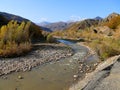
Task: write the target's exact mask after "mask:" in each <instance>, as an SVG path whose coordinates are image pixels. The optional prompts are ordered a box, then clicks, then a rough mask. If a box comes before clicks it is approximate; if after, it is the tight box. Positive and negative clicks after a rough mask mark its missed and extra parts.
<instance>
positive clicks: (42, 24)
mask: <svg viewBox="0 0 120 90" xmlns="http://www.w3.org/2000/svg"><path fill="white" fill-rule="evenodd" d="M49 24H51V23H50V22H46V21H44V22H41V23H37V25H39V26H46V25H49Z"/></svg>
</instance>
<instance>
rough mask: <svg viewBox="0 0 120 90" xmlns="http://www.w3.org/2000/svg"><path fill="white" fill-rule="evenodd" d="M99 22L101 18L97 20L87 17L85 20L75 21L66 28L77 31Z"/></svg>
mask: <svg viewBox="0 0 120 90" xmlns="http://www.w3.org/2000/svg"><path fill="white" fill-rule="evenodd" d="M98 22H99V20H95V19H86V20H83V21H78V22H75V23H73V24H72V25H71V26H69V27H68V28H66V30H68V31H72V30H74V31H77V30H80V29H81V30H82V29H85V28H87V27H91V26H93V25H97V24H98Z"/></svg>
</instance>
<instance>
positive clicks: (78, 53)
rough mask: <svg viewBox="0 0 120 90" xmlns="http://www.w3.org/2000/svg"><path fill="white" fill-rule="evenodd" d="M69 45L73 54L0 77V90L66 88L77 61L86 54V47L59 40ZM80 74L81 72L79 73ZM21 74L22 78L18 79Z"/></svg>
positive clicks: (76, 69)
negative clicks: (28, 69)
mask: <svg viewBox="0 0 120 90" xmlns="http://www.w3.org/2000/svg"><path fill="white" fill-rule="evenodd" d="M59 42H62V43H65V44H67V45H69V46H70V47H71V48H72V49H73V50H74V52H75V54H74V55H73V56H71V57H69V58H65V59H61V60H59V61H57V62H54V61H53V62H50V63H47V64H44V65H41V66H38V67H36V68H33V69H32V70H31V71H29V72H17V73H11V74H9V75H6V77H7V79H3V78H2V77H0V90H68V88H69V86H70V85H71V84H72V83H74V77H73V76H74V75H77V74H78V70H79V63H78V60H82V59H83V58H84V57H85V56H86V55H87V54H88V49H86V48H85V47H83V46H79V45H76V44H75V43H72V42H69V41H64V40H59ZM81 74H82V73H81ZM18 76H22V77H23V79H18Z"/></svg>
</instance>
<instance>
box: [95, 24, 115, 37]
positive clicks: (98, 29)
mask: <svg viewBox="0 0 120 90" xmlns="http://www.w3.org/2000/svg"><path fill="white" fill-rule="evenodd" d="M93 32H94V33H100V34H104V35H107V36H111V35H112V34H113V33H114V32H113V30H112V29H110V28H109V27H108V26H99V27H96V28H94V29H93Z"/></svg>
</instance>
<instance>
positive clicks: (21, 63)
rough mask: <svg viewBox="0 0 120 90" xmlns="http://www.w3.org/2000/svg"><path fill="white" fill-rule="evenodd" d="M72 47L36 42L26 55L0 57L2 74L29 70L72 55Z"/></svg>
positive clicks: (0, 73)
mask: <svg viewBox="0 0 120 90" xmlns="http://www.w3.org/2000/svg"><path fill="white" fill-rule="evenodd" d="M72 54H73V52H72V49H70V48H68V47H67V46H65V45H63V44H35V45H34V46H33V50H32V51H31V52H30V53H28V54H27V55H25V56H21V57H16V58H0V75H4V74H8V73H11V72H19V71H28V70H31V69H32V68H33V67H35V66H38V65H41V64H44V63H47V62H51V61H57V60H59V59H61V58H65V57H68V56H71V55H72Z"/></svg>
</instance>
